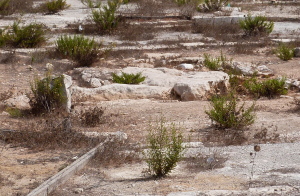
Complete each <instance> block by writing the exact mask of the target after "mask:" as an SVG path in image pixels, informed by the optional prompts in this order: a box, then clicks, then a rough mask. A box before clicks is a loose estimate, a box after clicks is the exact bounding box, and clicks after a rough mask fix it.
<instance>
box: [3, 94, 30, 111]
mask: <svg viewBox="0 0 300 196" xmlns="http://www.w3.org/2000/svg"><path fill="white" fill-rule="evenodd" d="M29 101H30V100H29V98H28V97H27V96H26V95H20V96H17V97H12V98H9V99H7V100H5V101H4V104H5V105H7V106H9V107H16V108H18V109H29V108H30V105H29Z"/></svg>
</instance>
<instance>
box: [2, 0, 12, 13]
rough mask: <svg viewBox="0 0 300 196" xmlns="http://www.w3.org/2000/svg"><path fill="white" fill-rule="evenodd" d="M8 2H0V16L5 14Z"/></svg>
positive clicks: (8, 0) (6, 0)
mask: <svg viewBox="0 0 300 196" xmlns="http://www.w3.org/2000/svg"><path fill="white" fill-rule="evenodd" d="M9 3H10V0H0V14H6V12H7V9H8V6H9Z"/></svg>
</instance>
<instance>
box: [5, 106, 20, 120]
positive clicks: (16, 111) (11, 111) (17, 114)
mask: <svg viewBox="0 0 300 196" xmlns="http://www.w3.org/2000/svg"><path fill="white" fill-rule="evenodd" d="M5 111H6V112H7V113H8V114H9V115H10V116H11V117H13V118H19V117H23V116H24V112H22V110H20V109H18V108H12V107H8V108H6V110H5Z"/></svg>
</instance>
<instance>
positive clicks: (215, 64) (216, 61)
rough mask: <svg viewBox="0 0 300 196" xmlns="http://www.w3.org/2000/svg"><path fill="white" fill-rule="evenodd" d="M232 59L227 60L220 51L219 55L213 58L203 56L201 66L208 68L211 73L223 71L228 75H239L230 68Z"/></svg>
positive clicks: (207, 55) (206, 55)
mask: <svg viewBox="0 0 300 196" xmlns="http://www.w3.org/2000/svg"><path fill="white" fill-rule="evenodd" d="M231 64H232V59H227V57H226V56H225V55H224V54H223V52H222V51H221V55H220V56H218V57H216V58H213V57H211V56H210V55H209V54H204V61H203V65H204V66H205V67H207V68H209V69H210V70H212V71H219V70H223V71H225V72H227V73H230V74H236V75H239V74H240V73H238V72H237V71H236V70H235V69H234V68H233V67H232V66H231Z"/></svg>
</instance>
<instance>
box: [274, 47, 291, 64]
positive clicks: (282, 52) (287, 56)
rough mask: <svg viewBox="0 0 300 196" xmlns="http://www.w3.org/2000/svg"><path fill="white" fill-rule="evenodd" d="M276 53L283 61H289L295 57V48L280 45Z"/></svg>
mask: <svg viewBox="0 0 300 196" xmlns="http://www.w3.org/2000/svg"><path fill="white" fill-rule="evenodd" d="M275 53H276V55H277V56H278V57H279V58H280V59H281V60H284V61H288V60H291V59H292V58H293V57H294V48H293V47H291V46H288V45H287V44H280V45H279V46H278V48H277V50H276V51H275Z"/></svg>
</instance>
